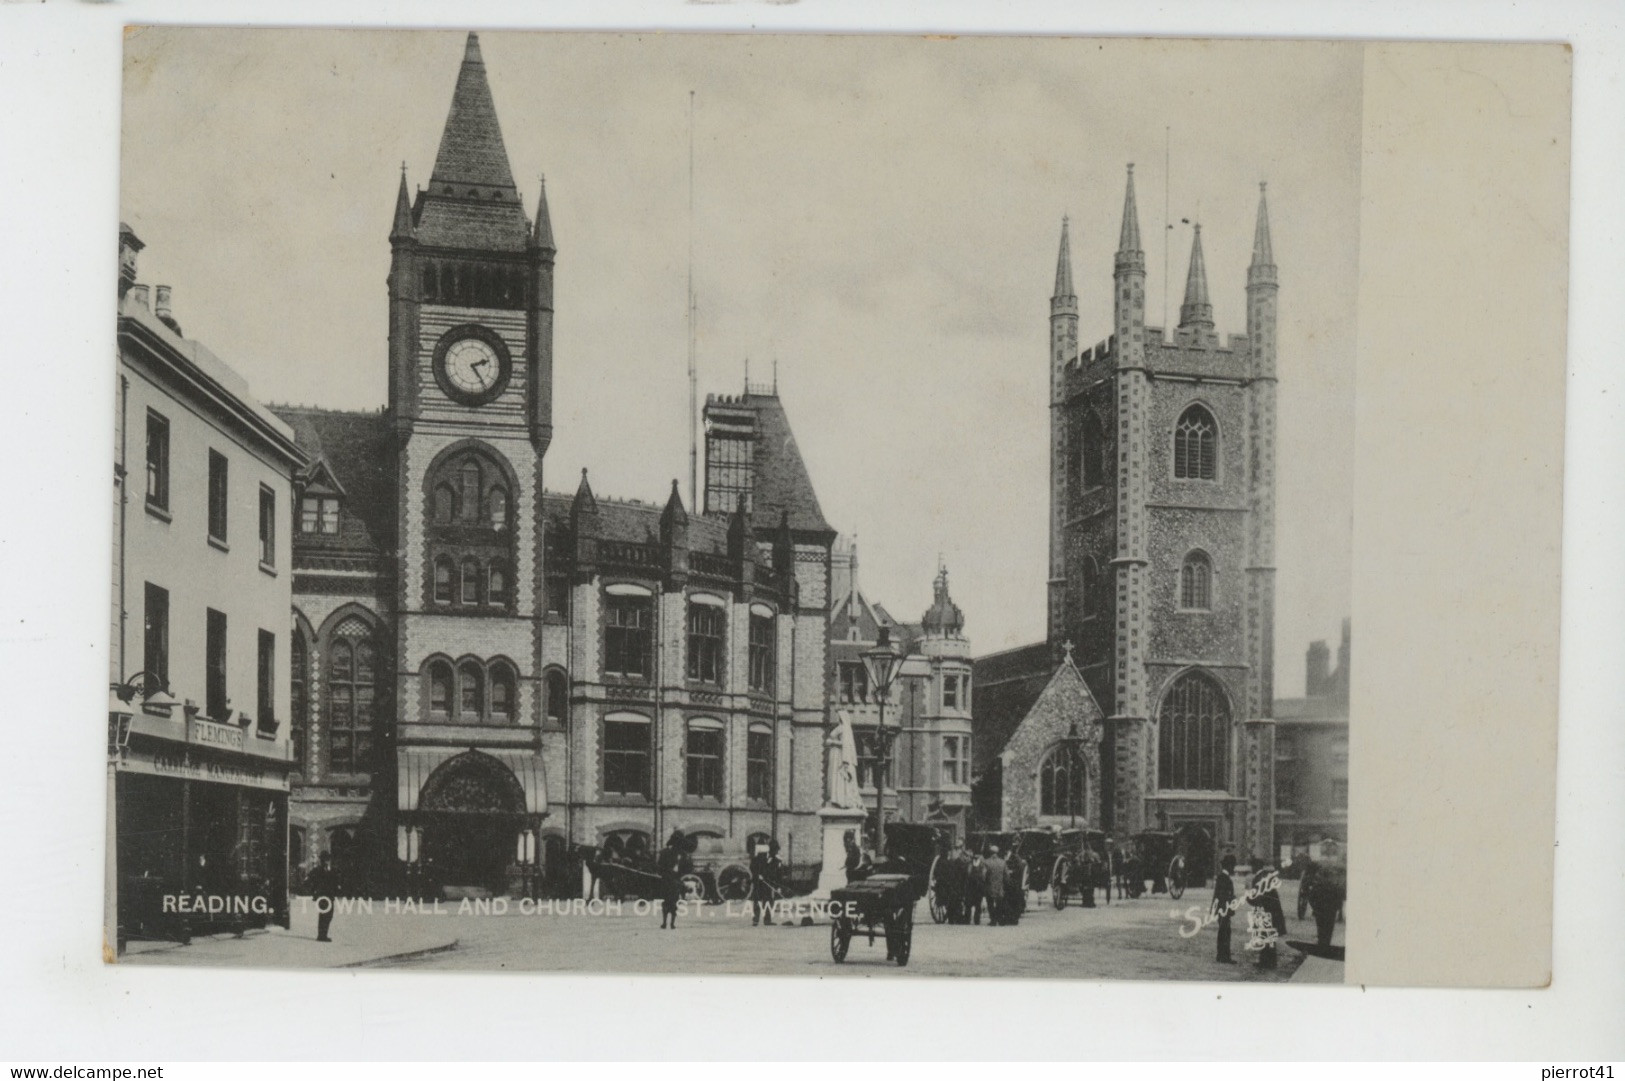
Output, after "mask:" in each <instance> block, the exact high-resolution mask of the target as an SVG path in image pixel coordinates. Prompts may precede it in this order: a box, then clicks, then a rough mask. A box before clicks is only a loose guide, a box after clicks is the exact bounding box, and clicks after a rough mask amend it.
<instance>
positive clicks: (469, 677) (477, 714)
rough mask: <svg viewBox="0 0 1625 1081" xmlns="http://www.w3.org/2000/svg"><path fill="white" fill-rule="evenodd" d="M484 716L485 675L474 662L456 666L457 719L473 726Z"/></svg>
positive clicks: (465, 662)
mask: <svg viewBox="0 0 1625 1081" xmlns="http://www.w3.org/2000/svg"><path fill="white" fill-rule="evenodd" d="M484 715H485V673H484V672H483V671H481V670H480V666H479V665H478V664H477V663H475V662H474V661H464V662H463V663H462V664H460V665H458V666H457V719H458V720H459V721H462V722H463V723H464V724H473V723H474V722H476V721H478V720H479V719H480V718H481V717H483V716H484Z"/></svg>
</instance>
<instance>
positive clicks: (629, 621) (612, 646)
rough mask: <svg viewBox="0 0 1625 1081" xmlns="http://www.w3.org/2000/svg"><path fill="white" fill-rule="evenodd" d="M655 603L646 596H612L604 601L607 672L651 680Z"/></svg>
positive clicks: (605, 663)
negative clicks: (652, 628)
mask: <svg viewBox="0 0 1625 1081" xmlns="http://www.w3.org/2000/svg"><path fill="white" fill-rule="evenodd" d="M652 607H653V603H652V601H651V599H650V598H649V597H647V596H639V595H635V594H614V593H612V594H609V595H608V596H606V597H605V598H604V671H605V672H606V673H607V674H609V675H614V676H634V677H639V678H648V676H649V663H650V662H649V655H650V646H651V643H652V639H653V635H652V634H651V633H650V624H651V622H652V619H651V609H652Z"/></svg>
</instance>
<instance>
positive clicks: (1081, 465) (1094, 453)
mask: <svg viewBox="0 0 1625 1081" xmlns="http://www.w3.org/2000/svg"><path fill="white" fill-rule="evenodd" d="M1105 444H1106V441H1105V439H1104V438H1103V437H1102V435H1101V432H1100V421H1099V419H1098V418H1096V416H1095V411H1094V410H1093V409H1090V408H1087V407H1086V408H1085V409H1084V412H1083V424H1082V425H1081V426H1080V428H1079V432H1078V458H1079V461H1078V473H1079V475H1080V477H1081V478H1082V480H1083V488H1084V490H1085V491H1087V490H1088V489H1090V488H1098V487H1100V486H1101V485H1102V484H1105V483H1106V469H1105V466H1106V446H1105Z"/></svg>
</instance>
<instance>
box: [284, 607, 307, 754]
mask: <svg viewBox="0 0 1625 1081" xmlns="http://www.w3.org/2000/svg"><path fill="white" fill-rule="evenodd" d="M288 665H289V680H290V682H289V690H290V691H291V692H292V693H291V694H289V696H288V712H289V714H290V716H289V718H288V742H289V744H290V745H291V746H292V748H293V768H294V769H295V770H298V771H301V772H302V771H303V770H304V768H305V739H306V736H307V735H308V733H309V729H310V699H309V698H308V697H307V695H308V694H309V686H310V683H309V680H310V673H309V669H310V647H309V646H308V645H306V644H305V636H304V635H302V634H300V633H299V628H298V627H297V626H295V627H294V628H293V638H292V640H291V644H290V646H289V651H288Z"/></svg>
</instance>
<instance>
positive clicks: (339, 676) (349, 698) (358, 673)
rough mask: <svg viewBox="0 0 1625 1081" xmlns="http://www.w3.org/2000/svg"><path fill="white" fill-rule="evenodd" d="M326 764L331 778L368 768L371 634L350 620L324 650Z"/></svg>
mask: <svg viewBox="0 0 1625 1081" xmlns="http://www.w3.org/2000/svg"><path fill="white" fill-rule="evenodd" d="M327 653H328V662H327V764H328V768H329V769H331V770H332V771H333V772H334V773H365V772H367V771H368V770H370V769H371V768H372V756H373V722H374V703H375V701H376V695H377V684H378V673H377V648H376V646H375V645H374V644H373V639H372V630H371V628H370V627H368V626H367V624H366V623H365V622H364V621H362V620H361V619H358V618H356V617H354V616H352V617H350V618H348V619H346V620H344V621H343V622H342V623H340V624H339V626H338V628H337V629H336V630H335V631H334V632H333V636H332V640H331V642H330V643H329V644H328V647H327Z"/></svg>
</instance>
